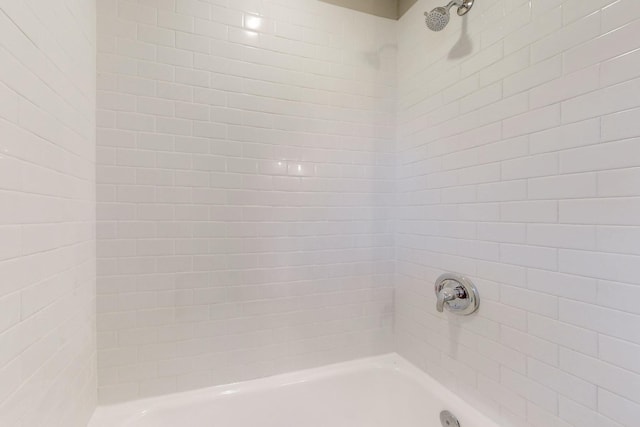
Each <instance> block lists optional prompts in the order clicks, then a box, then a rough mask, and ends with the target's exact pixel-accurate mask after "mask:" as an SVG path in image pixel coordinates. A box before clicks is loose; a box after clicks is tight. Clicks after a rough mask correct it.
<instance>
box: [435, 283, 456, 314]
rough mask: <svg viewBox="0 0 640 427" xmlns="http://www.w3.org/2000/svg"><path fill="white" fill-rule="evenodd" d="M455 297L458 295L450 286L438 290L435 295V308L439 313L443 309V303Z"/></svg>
mask: <svg viewBox="0 0 640 427" xmlns="http://www.w3.org/2000/svg"><path fill="white" fill-rule="evenodd" d="M457 297H458V296H457V293H456V292H455V290H453V289H451V288H443V289H442V290H441V291H440V292H438V295H437V298H438V302H437V303H436V309H437V310H438V311H439V312H440V313H442V312H443V311H444V303H445V302H449V301H453V300H454V299H456V298H457Z"/></svg>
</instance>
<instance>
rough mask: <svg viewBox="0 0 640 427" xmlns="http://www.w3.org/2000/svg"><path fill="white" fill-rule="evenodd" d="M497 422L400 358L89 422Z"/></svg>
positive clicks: (99, 413) (229, 425) (130, 406)
mask: <svg viewBox="0 0 640 427" xmlns="http://www.w3.org/2000/svg"><path fill="white" fill-rule="evenodd" d="M444 409H447V410H450V411H451V412H453V413H454V414H455V415H456V416H457V417H458V419H459V421H460V425H461V427H498V425H497V424H495V423H493V422H492V421H490V420H489V419H488V418H486V417H485V416H484V415H482V414H480V413H479V412H478V411H476V410H475V409H473V408H472V407H471V406H469V405H468V404H466V403H465V402H463V401H462V400H460V399H459V398H458V397H457V396H455V395H454V394H453V393H451V392H449V391H448V390H447V389H445V388H444V387H443V386H442V385H440V384H439V383H437V382H436V381H435V380H433V379H432V378H431V377H429V376H428V375H426V374H425V373H423V372H422V371H420V370H419V369H417V368H416V367H414V366H413V365H411V364H410V363H409V362H407V361H406V360H404V359H403V358H402V357H400V356H398V355H396V354H391V355H386V356H381V357H375V358H369V359H363V360H357V361H353V362H346V363H340V364H336V365H331V366H327V367H322V368H317V369H311V370H307V371H301V372H295V373H291V374H284V375H279V376H276V377H271V378H265V379H260V380H255V381H247V382H244V383H239V384H232V385H225V386H219V387H211V388H207V389H202V390H196V391H190V392H185V393H180V394H174V395H169V396H162V397H157V398H152V399H145V400H139V401H134V402H128V403H124V404H120V405H114V406H105V407H100V408H98V409H97V410H96V412H95V414H94V416H93V418H92V420H91V422H90V423H89V427H183V426H188V427H205V426H206V427H214V426H215V427H440V418H439V414H440V411H442V410H444Z"/></svg>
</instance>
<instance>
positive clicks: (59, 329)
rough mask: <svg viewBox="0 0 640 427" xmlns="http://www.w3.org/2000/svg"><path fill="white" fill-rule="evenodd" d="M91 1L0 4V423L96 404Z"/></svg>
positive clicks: (78, 425) (60, 420)
mask: <svg viewBox="0 0 640 427" xmlns="http://www.w3.org/2000/svg"><path fill="white" fill-rule="evenodd" d="M95 13H96V11H95V4H92V2H89V1H80V0H55V1H41V0H40V1H39V0H25V1H2V2H0V135H1V137H0V425H1V426H3V427H35V426H48V427H49V426H50V427H83V426H86V425H87V421H88V419H89V417H90V416H91V413H92V412H93V409H94V408H95V404H96V379H97V372H96V340H95V336H96V333H95V316H96V314H95V275H96V261H95V218H96V213H95V203H96V200H95V149H96V146H95V98H96V95H95V90H96V89H95V76H96V70H95V66H96V60H95V55H96V36H95V32H96V28H95Z"/></svg>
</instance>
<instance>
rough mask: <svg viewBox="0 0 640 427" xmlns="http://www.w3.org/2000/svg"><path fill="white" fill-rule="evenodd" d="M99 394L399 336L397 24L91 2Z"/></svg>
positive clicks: (309, 10)
mask: <svg viewBox="0 0 640 427" xmlns="http://www.w3.org/2000/svg"><path fill="white" fill-rule="evenodd" d="M98 15H99V17H98V38H99V55H98V72H99V75H98V86H99V87H98V109H99V111H98V122H99V123H98V127H99V129H98V156H97V157H98V160H97V161H98V172H97V179H98V199H99V203H98V272H99V273H98V275H99V278H98V294H99V295H98V312H99V314H98V347H99V350H98V353H99V358H98V363H99V371H100V379H99V383H100V398H101V400H102V401H103V402H112V401H115V400H126V399H131V398H135V397H139V396H147V395H153V394H159V393H166V392H173V391H177V390H185V389H190V388H196V387H201V386H207V385H211V384H219V383H228V382H232V381H239V380H243V379H248V378H253V377H258V376H264V375H269V374H274V373H278V372H282V371H288V370H294V369H299V368H304V367H310V366H316V365H321V364H325V363H329V362H334V361H341V360H346V359H350V358H355V357H360V356H368V355H372V354H376V353H381V352H388V351H390V350H391V349H392V338H391V333H392V323H391V320H392V319H391V316H392V308H393V303H392V293H393V283H392V273H393V232H392V228H391V214H390V211H389V210H390V207H391V204H392V197H393V174H394V167H393V151H394V146H393V140H394V136H395V135H394V129H395V127H394V126H395V124H394V118H395V115H394V108H395V66H396V61H395V54H396V51H395V48H394V45H395V22H394V21H389V20H385V19H381V18H375V17H372V16H367V15H364V14H359V13H356V12H353V11H349V10H346V9H340V8H337V7H335V6H331V5H327V4H325V3H322V2H318V1H315V0H273V1H255V0H241V1H238V0H229V1H226V0H207V1H197V0H139V1H131V0H121V1H117V0H98Z"/></svg>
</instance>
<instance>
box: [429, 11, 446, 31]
mask: <svg viewBox="0 0 640 427" xmlns="http://www.w3.org/2000/svg"><path fill="white" fill-rule="evenodd" d="M424 16H425V17H426V18H425V19H424V21H425V22H426V23H427V27H428V28H429V29H430V30H431V31H442V30H444V27H446V26H447V24H448V23H449V19H450V18H451V15H449V9H447V8H444V7H436V8H435V9H433V10H432V11H431V12H425V13H424Z"/></svg>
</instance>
